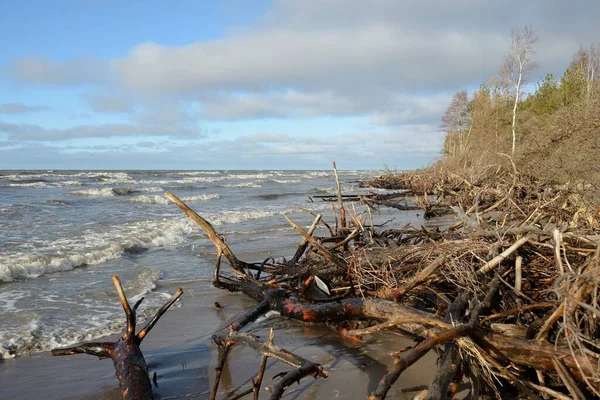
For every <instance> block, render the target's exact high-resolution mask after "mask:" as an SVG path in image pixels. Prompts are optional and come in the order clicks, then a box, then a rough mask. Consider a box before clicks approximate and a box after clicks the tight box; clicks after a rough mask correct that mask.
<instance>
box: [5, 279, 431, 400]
mask: <svg viewBox="0 0 600 400" xmlns="http://www.w3.org/2000/svg"><path fill="white" fill-rule="evenodd" d="M159 289H161V290H163V289H165V290H167V291H169V292H171V293H172V292H174V291H175V288H174V287H165V286H162V287H159ZM184 291H185V293H184V295H183V297H182V303H183V304H182V306H181V307H179V308H174V309H172V310H170V311H168V312H167V313H166V314H165V315H164V316H163V318H161V320H160V321H159V322H158V324H157V325H156V326H155V327H154V329H153V330H152V331H151V333H150V334H149V336H148V337H147V338H146V339H144V343H143V344H142V351H143V352H144V355H145V357H146V361H147V363H148V366H149V369H150V374H151V376H152V375H153V374H154V372H156V374H157V378H158V379H157V382H158V387H155V388H154V393H155V397H156V398H159V399H180V398H188V399H189V398H193V399H205V398H208V395H209V390H210V386H211V385H212V381H213V379H214V368H215V366H216V360H217V346H216V345H215V344H214V343H213V342H212V340H211V335H212V333H213V332H214V331H215V330H216V329H217V328H218V327H219V326H222V325H223V324H225V323H226V321H227V320H228V319H229V318H231V317H233V316H234V315H235V314H237V313H239V312H241V311H244V310H246V309H248V308H249V307H252V306H253V305H254V303H253V301H252V300H250V299H248V298H246V297H245V296H243V295H241V294H229V293H226V292H223V291H221V290H217V289H215V288H212V287H211V286H210V282H208V281H206V280H199V281H196V282H193V283H188V284H186V286H184ZM115 301H117V300H116V299H115ZM215 301H218V302H219V303H220V304H221V305H223V306H224V307H223V308H222V309H217V308H215V306H214V302H215ZM142 307H143V306H142ZM270 327H273V328H275V343H276V344H277V345H279V346H281V347H284V348H286V349H287V350H290V351H292V352H295V353H297V354H299V355H301V356H303V357H305V358H308V359H310V360H313V361H315V362H317V363H320V364H322V365H323V366H324V367H325V369H326V370H328V371H329V372H330V373H331V375H330V376H329V378H327V379H321V378H319V379H317V380H315V379H313V378H305V379H303V380H302V381H300V385H294V386H292V387H291V388H289V389H288V390H287V391H286V395H285V396H284V398H288V399H334V398H340V399H364V398H365V396H366V395H367V394H368V393H369V392H371V391H372V390H373V389H374V388H375V387H376V386H377V383H378V381H379V379H380V378H381V377H382V376H383V375H384V374H385V371H386V369H387V367H388V366H389V365H391V363H392V357H390V356H389V353H390V352H391V351H395V350H398V349H400V348H402V347H404V346H406V345H409V344H411V343H412V341H411V340H409V339H406V338H403V337H401V336H397V335H394V334H391V333H384V334H380V335H377V336H374V337H372V338H370V339H369V340H367V341H366V343H365V342H363V343H361V344H359V343H356V342H354V341H352V340H349V339H348V340H346V339H342V338H340V336H339V335H338V334H337V333H335V332H333V331H332V330H330V329H329V328H327V327H326V326H323V325H307V324H300V323H298V322H296V321H290V320H287V319H284V318H281V317H278V316H275V317H271V318H269V319H267V320H264V321H262V322H259V323H257V324H256V323H255V324H254V325H253V327H252V328H251V329H250V332H252V333H253V334H256V335H259V336H261V337H264V338H266V337H268V330H269V328H270ZM107 340H108V339H107ZM111 340H112V338H111ZM259 363H260V356H259V355H257V354H256V353H254V352H253V351H251V350H249V349H246V348H243V347H241V346H236V347H234V348H233V350H232V352H231V354H230V356H229V359H228V363H227V365H226V367H225V371H224V374H223V378H222V383H221V394H220V396H219V398H224V396H223V393H229V392H231V391H233V390H234V389H236V388H238V387H239V386H240V385H247V384H249V383H250V378H251V377H252V376H254V375H255V374H256V372H257V370H258V365H259ZM434 365H435V358H434V356H433V355H431V354H428V355H427V356H426V357H424V358H423V359H421V360H420V361H419V362H418V363H416V364H415V365H413V366H412V367H411V368H409V369H408V370H407V371H405V372H404V373H403V374H402V376H401V378H400V380H399V381H398V382H397V383H396V384H395V385H394V387H393V388H392V391H391V392H390V394H389V398H394V399H409V398H410V397H411V396H410V395H409V396H405V395H403V394H402V393H401V392H400V389H401V388H402V387H409V386H415V385H419V384H426V383H427V382H428V381H429V379H430V377H431V374H432V373H433V371H434V370H435V368H434ZM287 369H288V368H287V366H285V365H283V364H281V363H278V362H275V361H274V360H270V361H269V363H268V364H267V371H266V373H265V380H264V381H263V388H264V387H265V386H270V385H271V384H272V382H273V380H272V378H273V376H274V375H276V374H277V373H278V372H281V371H285V370H287ZM223 390H224V391H225V392H223ZM261 397H263V398H264V397H266V394H263V395H262V396H261ZM0 398H2V399H43V398H46V399H103V400H109V399H111V400H112V399H120V391H119V388H118V381H117V379H116V377H115V375H114V369H113V365H112V362H111V360H98V359H97V358H95V357H93V356H90V355H86V354H82V355H75V356H65V357H52V356H51V355H50V354H49V353H40V354H35V355H31V356H25V357H18V358H15V359H10V360H0Z"/></svg>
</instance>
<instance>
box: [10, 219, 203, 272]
mask: <svg viewBox="0 0 600 400" xmlns="http://www.w3.org/2000/svg"><path fill="white" fill-rule="evenodd" d="M193 232H196V227H195V226H194V224H193V223H192V222H191V221H190V220H189V219H187V218H185V217H179V218H177V219H163V220H158V221H139V222H135V223H128V224H120V225H113V226H111V227H108V229H107V231H106V232H86V231H84V232H82V235H81V236H77V237H72V238H62V239H58V240H56V241H51V242H39V243H37V247H38V250H37V252H36V253H19V252H14V253H4V254H2V255H0V282H10V281H13V280H15V279H23V278H37V277H39V276H42V275H47V274H51V273H54V272H59V271H67V270H71V269H74V268H77V267H80V266H83V265H98V264H102V263H104V262H106V261H109V260H111V259H114V258H117V257H120V256H121V255H122V254H123V253H124V252H125V251H128V250H131V249H137V248H142V249H143V248H153V247H167V246H173V245H176V244H178V243H181V242H182V241H183V240H184V238H185V236H186V235H189V234H190V233H193ZM56 249H58V250H56Z"/></svg>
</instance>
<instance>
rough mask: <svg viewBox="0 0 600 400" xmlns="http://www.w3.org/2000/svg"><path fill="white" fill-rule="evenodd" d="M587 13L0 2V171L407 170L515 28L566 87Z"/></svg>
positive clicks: (380, 0) (281, 1)
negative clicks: (456, 97)
mask: <svg viewBox="0 0 600 400" xmlns="http://www.w3.org/2000/svg"><path fill="white" fill-rule="evenodd" d="M599 15H600V1H595V0H528V1H523V0H502V1H499V0H493V1H483V0H481V1H480V0H453V1H447V0H418V1H413V0H369V1H367V0H272V1H269V0H257V1H254V0H222V1H213V0H205V1H204V0H168V1H167V0H144V1H137V0H127V1H123V0H53V1H47V0H37V1H34V0H19V1H12V0H0V169H154V170H157V169H193V170H199V169H330V168H331V162H332V160H336V163H337V166H338V168H340V169H374V170H383V169H391V170H395V169H411V168H418V167H423V166H426V165H428V164H430V163H431V162H432V161H433V160H435V159H436V158H438V157H439V155H440V150H441V147H442V142H443V133H442V132H440V130H439V125H440V119H441V116H442V114H443V113H444V111H445V109H446V107H447V106H448V104H449V102H450V99H451V98H452V95H453V94H454V93H456V92H457V91H460V90H469V91H470V92H472V91H474V90H476V89H477V88H478V87H479V85H480V84H481V83H483V82H486V81H487V80H488V79H490V78H491V77H493V76H495V75H496V74H497V72H498V70H499V67H500V65H501V64H502V59H503V58H504V56H505V55H506V54H507V52H508V45H509V39H510V32H511V29H512V28H515V27H520V26H524V25H529V26H531V28H532V29H533V30H534V31H535V32H536V33H537V35H538V36H539V39H540V40H539V42H538V44H537V46H536V55H535V59H536V61H537V62H538V63H539V64H540V68H539V69H538V70H537V71H536V73H535V75H534V76H532V78H531V79H532V82H534V81H535V79H538V78H540V77H541V76H543V75H545V74H546V73H555V74H558V75H560V74H561V73H562V71H564V69H565V68H566V67H567V66H568V64H569V62H570V61H571V59H572V57H573V54H574V53H575V52H576V51H577V49H578V48H579V47H580V46H582V45H583V46H587V45H589V44H591V43H594V42H600V24H599V23H598V22H597V18H598V16H599Z"/></svg>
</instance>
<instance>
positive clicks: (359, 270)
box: [167, 166, 600, 399]
mask: <svg viewBox="0 0 600 400" xmlns="http://www.w3.org/2000/svg"><path fill="white" fill-rule="evenodd" d="M365 184H366V185H371V186H378V187H382V186H383V187H387V188H392V187H393V188H395V189H402V190H405V191H406V192H407V193H405V195H408V196H413V201H414V203H415V204H417V205H419V206H421V207H422V208H424V209H425V211H426V214H427V216H434V215H439V214H440V213H443V212H447V210H452V211H453V212H454V213H456V214H457V215H458V218H457V222H456V223H454V224H453V225H452V226H450V227H449V228H448V229H446V230H444V231H428V230H425V229H423V228H421V229H417V228H414V227H411V226H405V227H404V228H401V229H387V230H383V231H375V229H374V227H373V225H372V224H371V226H369V223H368V221H369V218H368V217H367V216H366V215H362V214H358V213H356V212H349V207H346V206H345V205H344V203H343V198H342V196H341V193H339V196H338V200H339V201H338V203H337V212H338V213H339V215H335V228H332V227H331V226H330V225H327V228H328V229H329V230H330V232H331V236H330V237H316V236H313V234H314V232H315V228H316V227H317V225H318V224H320V223H323V222H322V221H321V215H317V216H316V218H315V220H314V223H313V225H312V227H311V228H310V229H309V230H308V231H305V230H304V229H302V228H301V227H299V226H297V225H296V224H295V223H294V222H293V221H291V220H289V222H290V224H291V225H292V226H293V227H294V228H295V229H296V230H297V231H298V232H299V233H300V234H301V235H302V236H303V241H302V243H301V244H300V246H299V248H298V251H297V252H296V254H295V256H294V257H293V258H292V259H291V260H285V259H284V260H283V261H279V262H276V261H275V260H273V259H269V260H266V261H264V262H262V263H247V262H244V261H241V260H239V259H238V258H237V257H236V256H235V254H234V253H233V252H232V251H231V249H230V248H229V247H228V245H227V244H226V243H225V242H224V241H223V240H222V239H221V237H220V236H219V235H218V234H217V233H216V232H215V230H214V229H213V227H212V226H211V225H210V224H209V223H208V222H207V221H206V220H204V219H203V218H202V217H200V216H199V215H198V214H196V213H195V212H194V211H192V210H191V209H189V208H188V207H187V206H186V205H185V204H183V203H182V202H181V201H180V200H179V199H177V198H176V197H175V196H174V195H172V194H167V197H168V198H169V199H171V200H172V201H173V202H175V203H176V204H177V205H178V206H179V207H180V208H182V209H183V210H184V212H185V213H186V214H188V216H190V217H191V218H192V219H194V220H195V221H196V222H198V223H199V224H200V226H201V227H202V229H203V230H204V231H205V232H206V233H207V234H208V236H209V238H210V239H211V241H212V242H213V243H214V244H215V246H216V247H217V250H218V255H217V265H216V268H215V275H214V282H213V283H214V285H215V286H217V287H220V288H223V289H227V290H231V291H241V292H243V293H245V294H247V295H248V296H250V297H252V298H254V299H256V300H257V301H258V305H257V306H256V307H255V308H254V309H252V310H249V311H248V312H246V313H244V314H243V315H241V316H239V317H238V318H237V319H236V321H235V322H234V323H232V324H231V325H230V326H229V327H228V328H227V329H225V330H224V331H221V332H217V333H216V334H215V335H214V340H215V342H216V343H217V344H218V345H219V346H220V348H221V349H222V351H221V352H220V354H221V356H220V362H219V368H218V369H217V371H220V368H222V366H223V364H224V363H225V362H226V357H227V353H228V350H229V348H230V347H231V346H233V345H234V344H236V343H237V344H245V345H247V346H249V347H251V348H253V349H255V350H256V351H258V352H260V353H262V354H263V360H266V358H267V357H275V358H278V359H279V360H281V361H283V362H285V363H287V364H288V365H291V366H292V367H293V369H292V370H291V371H290V372H288V373H287V374H285V375H284V376H283V377H282V378H281V380H280V381H279V382H278V384H277V385H275V387H274V388H273V389H272V392H271V398H279V397H280V396H281V395H282V394H283V391H284V390H285V388H286V387H287V386H289V385H290V384H291V383H292V382H295V381H298V380H300V379H301V378H302V377H304V376H307V375H312V376H314V377H317V376H322V377H326V376H327V372H326V371H325V370H324V369H323V368H322V367H321V366H320V365H317V364H314V363H312V362H310V361H308V360H304V359H301V358H300V357H298V356H295V355H293V354H291V353H289V352H287V351H285V350H283V349H279V348H277V347H276V346H274V345H273V337H271V338H270V339H269V341H268V342H265V343H263V342H260V340H259V339H258V338H256V337H254V336H252V335H249V334H244V333H241V332H240V331H241V330H242V329H243V328H244V327H245V326H246V325H248V324H249V323H251V322H252V321H254V320H255V319H256V318H257V317H258V316H260V315H262V314H264V313H266V312H267V311H269V310H275V311H279V312H280V313H281V315H282V316H285V317H289V318H293V319H297V320H300V321H305V322H328V323H329V324H330V325H332V326H335V327H337V329H338V331H339V332H340V334H342V335H345V336H350V337H355V338H360V337H362V336H366V335H373V334H376V333H377V332H378V331H381V330H385V329H393V330H396V331H400V332H403V333H405V334H407V335H410V336H411V337H414V338H416V339H417V341H418V343H417V344H416V345H415V346H413V347H412V348H410V349H408V350H407V349H405V350H403V351H402V352H398V353H395V354H394V355H393V357H394V358H395V362H394V366H393V367H392V368H391V369H390V370H389V371H388V373H387V374H386V375H385V376H383V377H382V378H381V381H380V383H379V386H378V387H377V389H376V390H375V391H374V392H373V393H371V395H370V396H369V398H370V399H383V398H385V397H386V394H387V393H388V391H389V389H390V387H391V386H392V385H393V384H394V382H395V381H396V380H397V379H398V377H399V376H400V374H401V373H402V371H404V370H405V369H406V368H408V367H410V365H412V364H413V363H414V362H416V361H417V360H418V359H420V358H421V357H422V356H423V355H424V354H426V353H427V352H429V351H430V350H434V351H435V350H438V351H439V354H440V358H441V361H440V364H439V370H438V371H437V373H436V374H435V377H434V378H433V380H432V381H431V383H430V384H429V385H428V387H427V388H426V389H425V392H423V393H422V395H424V394H425V393H426V394H427V398H430V399H434V398H439V399H444V398H448V397H452V396H453V394H454V393H455V392H456V390H457V388H458V386H459V384H460V383H464V382H468V383H469V386H470V397H471V398H481V397H484V398H485V397H496V398H504V397H505V396H508V395H510V396H524V397H527V398H532V399H533V398H540V396H544V397H546V396H548V395H549V396H552V397H555V398H569V396H570V397H572V398H577V399H586V398H590V397H593V396H596V397H600V372H598V371H599V370H600V369H599V366H600V345H599V338H600V319H599V317H600V303H599V299H598V294H599V293H598V291H599V290H598V288H599V284H600V251H599V250H598V249H599V245H600V232H598V229H599V228H598V216H599V214H600V208H598V205H597V204H594V203H593V202H591V201H589V200H587V199H586V197H585V196H584V193H583V192H582V191H581V190H580V191H573V190H567V189H566V188H558V187H552V186H547V187H540V186H539V185H536V184H535V183H534V182H531V181H526V180H524V179H522V178H521V177H520V176H519V174H518V173H517V172H516V169H514V166H513V168H510V166H509V167H508V168H507V167H503V166H488V167H485V168H480V169H475V168H473V169H470V170H462V171H460V172H456V171H450V170H448V169H446V168H444V167H443V166H442V167H434V168H431V169H428V170H425V171H418V172H417V173H410V174H404V175H398V176H395V175H391V174H389V175H387V176H384V177H381V178H377V179H374V180H373V181H371V182H367V183H365ZM582 189H584V188H582ZM386 201H387V200H386ZM367 203H368V204H369V206H370V207H377V200H376V199H374V198H371V199H369V200H368V201H367ZM332 225H333V224H332ZM223 256H224V257H225V258H226V259H227V261H228V262H229V265H230V266H231V269H230V270H229V271H228V272H223V271H222V268H221V259H222V257H223ZM326 282H328V285H327V284H326ZM373 321H375V325H372V323H373ZM263 372H264V362H263V363H261V367H260V370H259V373H258V375H257V379H256V380H253V382H254V384H253V386H252V387H250V388H248V390H247V391H246V392H245V393H252V392H254V393H255V395H256V396H257V395H258V392H259V390H260V385H261V383H260V382H261V380H262V375H263ZM219 378H220V373H217V378H216V382H215V385H214V386H213V396H212V397H213V398H216V395H217V393H218V384H219Z"/></svg>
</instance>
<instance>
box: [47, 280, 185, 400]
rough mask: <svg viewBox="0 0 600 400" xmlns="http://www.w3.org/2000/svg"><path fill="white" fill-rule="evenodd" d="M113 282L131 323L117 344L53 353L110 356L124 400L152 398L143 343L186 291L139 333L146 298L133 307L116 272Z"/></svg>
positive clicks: (177, 294)
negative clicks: (139, 311)
mask: <svg viewBox="0 0 600 400" xmlns="http://www.w3.org/2000/svg"><path fill="white" fill-rule="evenodd" d="M112 281H113V284H114V285H115V289H116V290H117V295H118V296H119V301H120V302H121V306H122V307H123V310H124V311H125V316H126V317H127V322H126V323H127V325H126V328H125V332H123V334H122V335H121V337H120V338H119V340H117V341H116V342H114V343H111V342H89V343H82V344H79V345H76V346H73V347H67V348H64V349H55V350H52V355H53V356H67V355H72V354H80V353H85V354H90V355H93V356H96V357H98V358H100V359H104V358H110V359H112V361H113V364H114V366H115V372H116V375H117V379H119V385H120V387H121V394H122V395H123V399H127V400H138V399H152V398H153V396H152V384H151V383H150V377H149V376H148V366H147V365H146V360H145V359H144V355H143V354H142V350H141V349H140V344H141V343H142V341H143V340H144V338H145V337H146V336H147V335H148V333H149V332H150V330H151V329H152V328H153V327H154V325H155V324H156V322H158V320H159V319H160V317H161V316H162V315H163V314H164V313H165V312H166V311H167V310H168V309H169V307H171V305H173V303H175V301H176V300H177V299H178V298H179V297H180V296H181V294H182V293H183V290H182V289H181V288H179V289H177V291H176V292H175V294H173V296H172V297H171V298H170V299H169V301H167V302H166V303H165V304H164V305H163V306H162V307H161V308H160V309H159V310H158V311H157V312H156V314H155V315H154V317H152V319H150V321H148V323H146V326H144V328H143V329H142V330H141V331H139V332H138V333H137V334H136V333H135V323H136V321H135V318H136V310H137V308H138V307H139V306H140V304H141V303H142V301H143V300H144V298H143V297H142V298H141V299H140V300H138V302H137V303H135V305H134V306H133V308H131V306H130V305H129V302H128V301H127V297H125V293H124V291H123V287H122V286H121V282H120V281H119V278H118V277H117V276H116V275H113V277H112Z"/></svg>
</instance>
